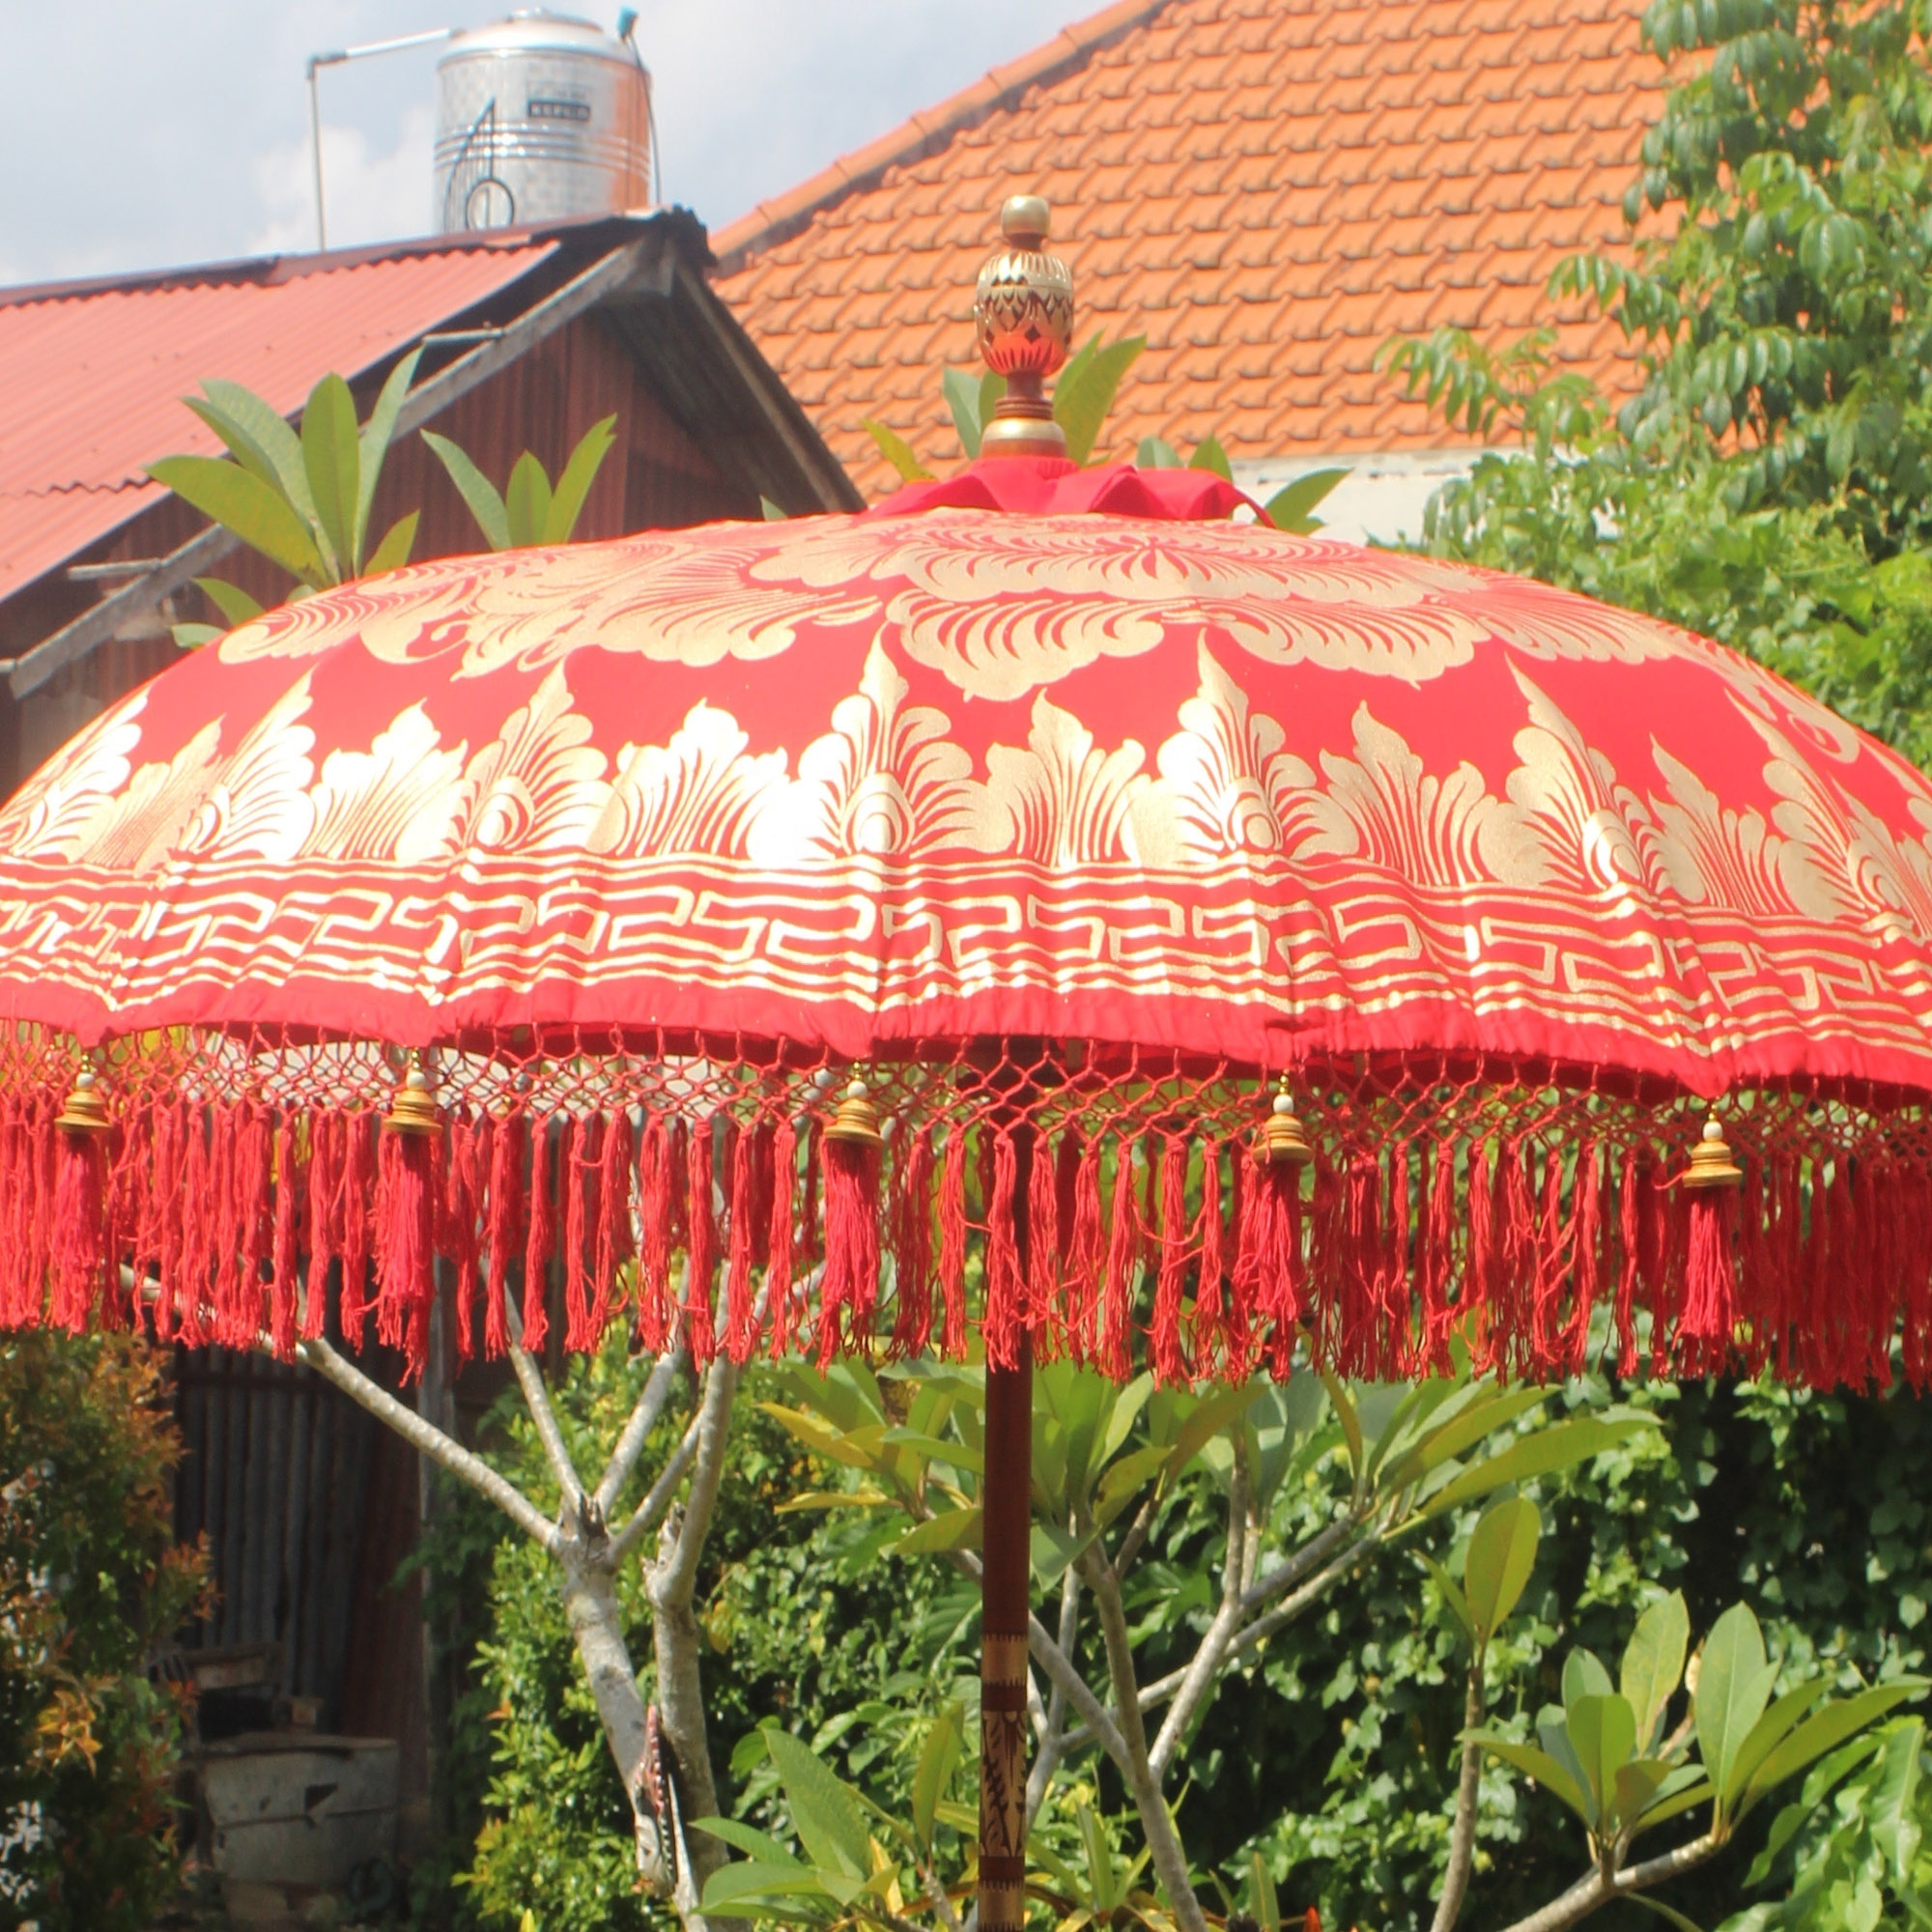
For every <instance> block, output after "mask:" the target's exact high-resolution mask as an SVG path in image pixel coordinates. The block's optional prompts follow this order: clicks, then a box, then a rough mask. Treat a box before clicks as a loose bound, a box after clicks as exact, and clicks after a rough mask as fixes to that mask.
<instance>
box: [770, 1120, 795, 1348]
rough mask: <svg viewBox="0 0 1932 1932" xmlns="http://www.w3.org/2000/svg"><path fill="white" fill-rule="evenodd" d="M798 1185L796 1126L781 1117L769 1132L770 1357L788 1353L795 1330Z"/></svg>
mask: <svg viewBox="0 0 1932 1932" xmlns="http://www.w3.org/2000/svg"><path fill="white" fill-rule="evenodd" d="M797 1185H798V1129H797V1128H796V1127H794V1126H793V1125H792V1123H791V1122H790V1120H789V1119H784V1120H781V1121H780V1122H779V1123H778V1128H777V1130H776V1131H775V1132H774V1133H773V1135H772V1236H771V1260H770V1262H769V1264H767V1266H766V1269H765V1299H766V1301H767V1302H768V1303H769V1304H770V1305H771V1314H772V1357H773V1359H774V1360H780V1359H782V1358H783V1357H784V1356H785V1355H788V1354H789V1353H790V1352H791V1345H792V1337H793V1335H794V1334H795V1333H796V1332H797V1325H798V1324H797V1322H796V1321H795V1319H794V1314H795V1302H794V1296H793V1292H792V1251H793V1238H794V1237H793V1231H792V1222H791V1209H792V1198H793V1197H792V1190H793V1189H794V1188H796V1187H797Z"/></svg>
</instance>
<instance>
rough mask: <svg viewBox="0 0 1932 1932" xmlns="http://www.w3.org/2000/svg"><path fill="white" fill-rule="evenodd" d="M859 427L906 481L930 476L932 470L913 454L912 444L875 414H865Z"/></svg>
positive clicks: (919, 480)
mask: <svg viewBox="0 0 1932 1932" xmlns="http://www.w3.org/2000/svg"><path fill="white" fill-rule="evenodd" d="M859 427H860V428H861V429H862V430H864V431H865V432H866V434H867V436H869V437H870V438H871V439H872V440H873V441H874V442H875V443H877V444H878V446H879V454H880V455H881V456H883V457H884V458H885V459H886V461H887V462H888V463H890V464H891V465H892V466H893V468H894V469H896V470H897V471H898V473H899V476H900V479H901V480H902V481H904V482H907V483H925V482H929V481H930V480H931V477H932V471H931V470H930V469H927V468H926V467H925V465H924V464H923V463H922V462H921V461H920V460H919V458H918V457H917V456H915V455H914V454H913V447H912V444H911V443H909V442H908V441H907V440H905V438H904V437H902V436H901V435H900V434H899V433H898V431H897V430H895V429H891V428H889V427H888V426H887V425H886V424H884V423H882V422H880V421H879V420H878V419H877V417H875V416H867V417H866V419H865V420H864V421H863V422H862V423H860V425H859Z"/></svg>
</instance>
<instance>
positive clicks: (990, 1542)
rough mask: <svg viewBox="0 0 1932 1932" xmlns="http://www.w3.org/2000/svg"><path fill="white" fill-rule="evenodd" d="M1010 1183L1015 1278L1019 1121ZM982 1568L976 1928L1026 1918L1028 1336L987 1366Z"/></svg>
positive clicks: (1027, 1142)
mask: <svg viewBox="0 0 1932 1932" xmlns="http://www.w3.org/2000/svg"><path fill="white" fill-rule="evenodd" d="M1014 1139H1015V1141H1017V1142H1018V1143H1019V1147H1018V1153H1019V1156H1020V1159H1019V1173H1018V1176H1017V1182H1018V1184H1017V1185H1016V1186H1015V1188H1014V1190H1013V1195H1014V1204H1015V1214H1014V1220H1015V1223H1016V1226H1015V1229H1014V1233H1015V1235H1016V1236H1017V1237H1018V1238H1017V1243H1016V1245H1017V1247H1018V1250H1019V1262H1020V1270H1021V1279H1022V1280H1024V1279H1025V1278H1026V1266H1027V1253H1028V1247H1029V1245H1030V1243H1029V1239H1028V1229H1027V1224H1026V1207H1025V1204H1026V1200H1027V1182H1028V1178H1029V1173H1030V1170H1031V1168H1032V1164H1033V1147H1032V1140H1033V1136H1032V1134H1031V1133H1029V1132H1027V1131H1026V1130H1024V1129H1022V1130H1021V1131H1020V1132H1019V1133H1017V1134H1015V1136H1014ZM980 1506H981V1508H982V1510H983V1512H984V1515H983V1519H982V1530H983V1538H984V1542H983V1548H984V1564H985V1567H984V1570H983V1572H982V1573H981V1578H980V1932H1019V1928H1020V1926H1021V1925H1022V1924H1023V1923H1024V1922H1025V1918H1026V1901H1025V1889H1024V1888H1025V1883H1026V1786H1027V1624H1028V1621H1029V1619H1030V1617H1031V1615H1032V1610H1033V1602H1032V1595H1033V1592H1032V1582H1033V1344H1032V1342H1031V1340H1030V1339H1029V1338H1028V1336H1027V1335H1026V1333H1025V1332H1024V1330H1023V1331H1022V1332H1021V1335H1020V1344H1019V1360H1018V1362H1017V1363H1016V1364H1015V1365H1014V1366H1013V1367H1011V1368H995V1367H994V1366H993V1365H992V1364H990V1363H989V1364H988V1365H987V1368H986V1469H985V1475H984V1477H983V1479H982V1483H981V1487H980Z"/></svg>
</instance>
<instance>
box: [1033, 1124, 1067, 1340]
mask: <svg viewBox="0 0 1932 1932" xmlns="http://www.w3.org/2000/svg"><path fill="white" fill-rule="evenodd" d="M1026 1259H1027V1291H1026V1300H1027V1312H1026V1321H1027V1331H1028V1333H1029V1334H1030V1335H1031V1336H1032V1337H1033V1346H1034V1354H1035V1358H1036V1359H1037V1360H1038V1361H1042V1362H1049V1361H1053V1360H1054V1359H1056V1358H1057V1357H1058V1356H1059V1355H1060V1354H1061V1353H1062V1352H1064V1350H1065V1341H1066V1322H1065V1312H1064V1311H1063V1309H1062V1307H1061V1303H1060V1176H1059V1171H1058V1169H1057V1168H1056V1167H1055V1166H1054V1164H1053V1162H1052V1161H1050V1160H1049V1159H1048V1158H1047V1143H1046V1136H1045V1135H1044V1134H1043V1133H1038V1132H1034V1133H1032V1134H1030V1135H1029V1137H1028V1142H1027V1255H1026Z"/></svg>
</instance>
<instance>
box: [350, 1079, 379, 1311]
mask: <svg viewBox="0 0 1932 1932" xmlns="http://www.w3.org/2000/svg"><path fill="white" fill-rule="evenodd" d="M380 1128H381V1123H380V1122H379V1121H378V1120H377V1117H376V1115H375V1113H374V1112H373V1111H372V1110H371V1109H369V1108H366V1107H364V1108H361V1109H359V1110H358V1111H356V1112H355V1113H354V1114H351V1115H350V1116H349V1119H348V1122H347V1128H346V1133H347V1153H346V1155H345V1158H344V1162H343V1173H342V1301H341V1310H342V1337H343V1340H344V1341H346V1342H347V1343H348V1344H349V1346H350V1347H351V1348H352V1349H360V1348H361V1346H362V1331H363V1323H364V1321H366V1319H367V1317H368V1312H369V1248H370V1236H371V1234H372V1233H373V1231H374V1228H375V1216H374V1208H375V1202H376V1182H377V1178H378V1168H379V1162H378V1158H377V1156H378V1152H379V1134H380Z"/></svg>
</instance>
